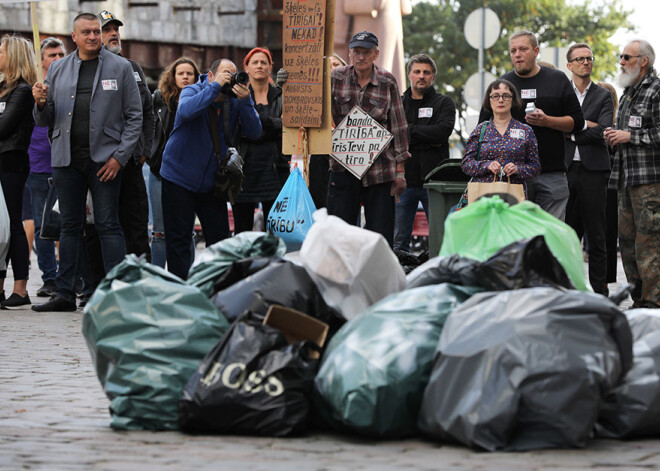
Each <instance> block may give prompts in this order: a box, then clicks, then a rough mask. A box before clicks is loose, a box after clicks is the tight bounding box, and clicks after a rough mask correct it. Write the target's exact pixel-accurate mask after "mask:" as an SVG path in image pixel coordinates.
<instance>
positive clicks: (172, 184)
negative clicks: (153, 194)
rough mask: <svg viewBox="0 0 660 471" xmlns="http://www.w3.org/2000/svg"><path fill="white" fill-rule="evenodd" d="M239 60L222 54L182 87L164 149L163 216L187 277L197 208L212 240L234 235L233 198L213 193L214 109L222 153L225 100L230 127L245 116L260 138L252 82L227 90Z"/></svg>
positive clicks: (179, 270)
mask: <svg viewBox="0 0 660 471" xmlns="http://www.w3.org/2000/svg"><path fill="white" fill-rule="evenodd" d="M232 70H233V71H235V70H236V66H235V65H234V64H233V63H232V62H231V61H229V60H222V59H221V60H217V61H215V62H214V63H213V64H212V65H211V70H209V73H208V74H205V75H201V76H200V77H199V80H198V82H197V83H196V84H194V85H189V86H187V87H186V88H184V89H183V90H182V91H181V96H180V98H179V107H178V109H177V113H176V119H175V121H174V129H173V130H172V133H171V134H170V138H169V140H168V141H167V145H166V146H165V151H164V152H163V163H162V166H161V168H160V175H161V178H162V181H163V187H162V191H163V195H162V204H163V222H164V226H165V246H166V252H167V266H168V270H169V271H170V272H172V273H174V274H175V275H177V276H179V277H181V278H183V279H186V278H188V270H189V269H190V266H191V265H192V262H193V260H192V255H191V253H190V239H191V237H192V230H193V225H194V222H195V213H196V214H197V216H198V217H199V221H200V223H201V225H202V231H203V232H204V238H205V239H206V246H207V247H208V246H209V245H212V244H214V243H216V242H218V241H220V240H222V239H224V238H226V237H228V236H229V221H228V219H227V201H224V200H221V199H220V198H218V197H216V196H215V195H214V193H213V183H214V180H215V173H216V170H217V169H218V160H217V157H216V154H215V152H214V149H213V140H212V137H211V130H210V124H209V111H211V112H213V113H215V114H216V118H217V119H216V120H215V121H216V124H217V131H218V135H219V140H220V148H221V154H222V155H225V154H226V153H227V148H228V146H227V143H226V139H225V136H224V128H225V116H224V113H225V109H226V108H227V107H226V106H224V104H225V103H227V104H228V110H229V119H228V121H229V123H228V124H229V132H230V133H231V134H232V135H233V133H234V131H235V128H236V125H237V122H238V119H239V117H240V121H241V130H242V132H243V134H244V135H246V136H247V137H249V138H251V139H256V138H257V137H259V135H260V134H261V122H260V120H259V115H258V114H257V112H256V110H255V109H254V102H253V101H252V98H251V97H250V91H249V89H248V87H246V86H245V85H242V84H240V83H236V84H235V85H233V87H232V88H231V90H232V92H233V94H235V95H236V97H237V98H234V97H231V96H229V95H228V94H223V93H222V87H223V86H225V85H230V84H231V80H232Z"/></svg>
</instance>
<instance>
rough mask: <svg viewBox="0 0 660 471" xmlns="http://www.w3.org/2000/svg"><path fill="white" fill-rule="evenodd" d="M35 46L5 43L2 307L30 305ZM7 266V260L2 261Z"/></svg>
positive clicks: (0, 86) (0, 47) (0, 155)
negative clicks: (28, 202) (28, 187)
mask: <svg viewBox="0 0 660 471" xmlns="http://www.w3.org/2000/svg"><path fill="white" fill-rule="evenodd" d="M36 62H37V61H36V59H35V56H34V49H33V48H32V44H31V43H30V42H29V41H27V40H26V39H23V38H19V37H18V36H4V37H3V38H2V41H0V182H1V183H2V193H3V195H4V199H5V202H6V204H7V212H8V213H9V231H10V239H9V252H8V253H7V259H6V261H7V262H9V261H11V264H12V268H13V270H14V292H13V293H12V294H11V296H9V297H8V298H6V299H5V291H4V284H5V277H6V276H7V270H6V269H4V268H5V267H4V263H3V264H2V265H3V270H0V308H2V309H7V308H9V307H19V306H23V305H25V304H30V297H29V296H28V294H27V280H28V272H29V249H28V242H27V238H26V237H25V230H24V229H23V220H22V215H23V189H24V188H25V182H26V181H27V177H28V173H29V172H30V159H29V157H28V147H29V146H30V140H31V138H32V129H33V128H34V120H33V118H32V108H33V107H34V98H32V85H33V84H34V82H36V81H37V69H36V66H35V64H36ZM3 262H4V261H3Z"/></svg>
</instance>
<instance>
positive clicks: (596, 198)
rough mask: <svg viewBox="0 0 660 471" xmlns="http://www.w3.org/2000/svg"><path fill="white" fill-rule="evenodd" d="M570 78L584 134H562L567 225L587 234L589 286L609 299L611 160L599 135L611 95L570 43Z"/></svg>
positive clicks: (585, 55)
mask: <svg viewBox="0 0 660 471" xmlns="http://www.w3.org/2000/svg"><path fill="white" fill-rule="evenodd" d="M566 59H567V60H568V64H567V66H568V69H569V70H570V71H571V72H572V74H573V81H572V85H573V89H574V90H575V94H576V95H577V98H578V101H579V102H580V106H581V107H582V114H583V115H584V119H585V120H586V129H584V130H582V131H580V132H576V133H572V134H566V153H565V156H566V166H567V167H568V187H569V191H570V196H569V199H568V205H567V207H566V222H567V223H568V224H569V225H570V226H571V227H572V228H573V229H575V231H576V232H577V233H578V236H582V234H584V235H586V239H587V247H588V254H589V282H590V283H591V286H592V288H593V289H594V291H595V292H596V293H600V294H603V295H605V296H607V295H608V289H607V281H606V274H607V250H606V246H605V228H606V216H605V203H606V200H607V182H608V179H609V176H610V156H609V153H608V151H607V145H606V144H605V140H604V139H603V130H604V129H605V128H607V127H611V126H612V116H613V113H614V103H613V101H612V95H611V94H610V93H609V92H608V91H607V90H605V89H604V88H601V87H598V86H596V84H595V83H593V82H592V81H591V73H592V70H593V63H594V56H593V52H592V51H591V47H590V46H589V45H588V44H585V43H578V44H573V45H572V46H571V47H570V48H569V49H568V52H567V54H566Z"/></svg>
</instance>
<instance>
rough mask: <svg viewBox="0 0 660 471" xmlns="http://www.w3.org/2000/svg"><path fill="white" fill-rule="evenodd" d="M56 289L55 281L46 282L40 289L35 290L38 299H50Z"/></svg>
mask: <svg viewBox="0 0 660 471" xmlns="http://www.w3.org/2000/svg"><path fill="white" fill-rule="evenodd" d="M56 288H57V286H56V285H55V280H46V281H45V282H44V284H43V285H42V286H41V288H39V289H38V290H37V296H38V297H40V298H50V297H51V296H52V295H53V293H54V292H55V289H56Z"/></svg>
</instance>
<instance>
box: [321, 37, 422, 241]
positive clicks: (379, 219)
mask: <svg viewBox="0 0 660 471" xmlns="http://www.w3.org/2000/svg"><path fill="white" fill-rule="evenodd" d="M349 48H350V59H351V63H352V64H353V65H349V66H346V67H339V68H337V69H335V70H333V71H332V117H333V119H334V122H335V124H339V123H340V122H341V121H342V120H343V119H344V117H345V116H346V115H347V114H348V113H349V111H351V109H353V107H354V106H355V105H358V106H359V107H360V108H362V110H364V112H365V113H367V114H368V115H369V116H371V117H372V118H374V119H375V120H376V121H378V122H379V123H380V124H381V125H382V126H383V127H385V128H386V129H387V130H388V131H389V132H391V133H392V135H393V139H392V140H391V141H390V143H389V144H388V146H387V147H386V148H385V150H383V152H382V153H381V154H380V156H379V157H378V158H377V159H376V161H375V162H374V163H373V165H372V166H371V167H370V168H369V170H368V171H367V172H366V173H365V174H364V176H363V177H362V179H361V180H359V179H357V178H356V177H355V176H353V175H352V174H351V173H350V172H348V171H346V170H345V169H344V167H342V166H341V164H339V162H337V161H335V160H334V159H330V170H331V171H330V181H329V188H328V213H329V214H332V215H335V216H338V217H340V218H342V219H343V220H344V221H346V222H347V223H349V224H356V223H357V221H358V214H359V211H360V203H362V204H364V211H365V219H366V228H367V229H369V230H371V231H374V232H378V233H379V234H382V235H383V237H385V239H386V240H387V242H388V243H389V244H390V246H392V243H393V238H394V202H395V199H396V200H397V201H398V199H399V196H401V194H402V193H403V192H404V190H405V189H406V178H405V161H406V160H407V159H408V158H409V157H410V153H409V152H408V124H407V122H406V117H405V114H404V111H403V104H402V102H401V94H400V93H399V87H398V86H397V83H396V79H395V78H394V76H393V75H392V74H390V73H389V72H387V71H386V70H384V69H381V68H380V67H378V66H376V65H374V61H375V60H376V58H377V57H378V53H379V51H378V38H377V37H376V36H375V35H374V34H372V33H369V32H367V31H363V32H361V33H358V34H356V35H355V36H353V38H352V39H351V42H350V43H349Z"/></svg>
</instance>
